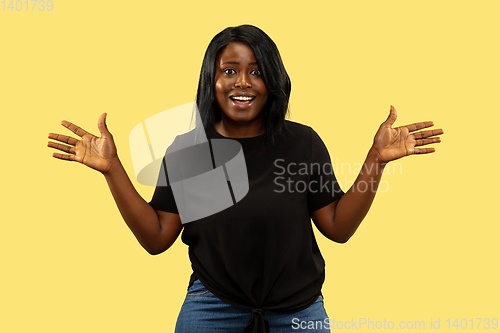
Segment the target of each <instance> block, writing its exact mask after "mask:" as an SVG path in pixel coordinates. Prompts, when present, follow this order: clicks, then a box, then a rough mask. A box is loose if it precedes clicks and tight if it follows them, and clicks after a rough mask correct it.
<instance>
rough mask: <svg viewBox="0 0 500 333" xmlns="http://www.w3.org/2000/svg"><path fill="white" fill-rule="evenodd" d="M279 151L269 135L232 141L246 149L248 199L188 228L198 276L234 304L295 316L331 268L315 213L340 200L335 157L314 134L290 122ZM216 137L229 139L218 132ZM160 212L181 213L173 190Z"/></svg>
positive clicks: (160, 193) (157, 197) (159, 202)
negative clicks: (313, 221) (312, 216)
mask: <svg viewBox="0 0 500 333" xmlns="http://www.w3.org/2000/svg"><path fill="white" fill-rule="evenodd" d="M287 127H288V129H289V132H288V133H286V134H285V136H284V138H282V139H280V140H279V141H278V142H277V143H276V144H275V145H274V146H272V145H268V144H266V143H265V140H264V135H261V136H257V137H252V138H238V139H232V140H236V141H238V142H239V143H240V144H241V146H242V149H243V152H244V158H245V162H246V168H247V172H248V181H249V190H248V193H247V195H246V196H245V197H244V198H243V199H241V200H240V201H239V202H237V203H236V204H234V205H233V206H231V207H229V208H227V209H225V210H223V211H220V212H218V213H216V214H213V215H210V216H208V217H205V218H202V219H199V220H196V221H193V222H189V223H186V224H184V230H183V233H182V237H181V238H182V241H183V242H184V243H185V244H187V245H188V246H189V258H190V260H191V263H192V268H193V275H192V276H191V279H190V282H189V286H191V285H192V283H193V282H194V280H196V279H197V278H198V279H200V281H201V282H202V283H203V285H204V286H205V287H206V288H207V289H208V290H210V291H211V292H212V293H213V294H214V295H215V296H217V297H218V298H220V299H222V300H223V301H226V302H227V303H230V304H233V305H236V306H240V307H247V308H253V309H263V310H270V311H277V312H295V311H300V310H303V309H305V308H307V307H308V306H310V305H311V304H312V303H314V301H315V300H316V299H317V297H318V296H319V295H320V294H321V287H322V284H323V281H324V278H325V262H324V260H323V257H322V255H321V253H320V250H319V248H318V245H317V243H316V239H315V237H314V233H313V229H312V224H311V220H310V213H311V212H313V211H315V210H318V209H320V208H322V207H324V206H326V205H328V204H330V203H332V202H333V201H335V200H337V199H339V198H340V197H341V196H342V195H343V194H344V192H342V190H341V189H340V187H339V185H338V183H337V181H336V178H335V175H334V174H333V169H332V166H331V161H330V156H329V154H328V151H327V149H326V147H325V145H324V143H323V141H322V140H321V139H320V137H319V136H318V135H317V134H316V132H314V131H313V130H312V129H311V128H310V127H308V126H305V125H301V124H298V123H294V122H290V121H287ZM207 136H208V137H209V138H214V139H215V138H217V139H220V138H223V137H222V136H221V135H220V134H218V133H217V132H215V131H212V132H209V133H207ZM150 204H151V206H152V207H153V208H154V209H158V210H162V211H166V212H171V213H178V210H177V207H176V204H175V200H174V197H173V195H172V190H171V188H170V187H168V186H157V187H156V190H155V192H154V195H153V198H152V200H151V202H150Z"/></svg>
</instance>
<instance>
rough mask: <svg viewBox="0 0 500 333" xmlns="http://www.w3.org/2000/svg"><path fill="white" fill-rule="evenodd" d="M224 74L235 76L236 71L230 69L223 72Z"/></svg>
mask: <svg viewBox="0 0 500 333" xmlns="http://www.w3.org/2000/svg"><path fill="white" fill-rule="evenodd" d="M223 72H224V74H227V75H233V74H236V71H235V70H234V69H232V68H226V69H225V70H223Z"/></svg>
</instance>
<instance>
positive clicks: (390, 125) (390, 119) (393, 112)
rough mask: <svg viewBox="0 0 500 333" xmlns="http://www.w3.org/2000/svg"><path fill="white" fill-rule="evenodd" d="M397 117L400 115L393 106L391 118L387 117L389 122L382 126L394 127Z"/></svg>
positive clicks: (390, 111)
mask: <svg viewBox="0 0 500 333" xmlns="http://www.w3.org/2000/svg"><path fill="white" fill-rule="evenodd" d="M397 117H398V115H397V113H396V109H395V108H394V106H392V105H391V107H390V110H389V116H388V117H387V120H386V121H384V122H383V123H382V125H385V126H389V127H392V125H393V124H394V123H395V122H396V119H397Z"/></svg>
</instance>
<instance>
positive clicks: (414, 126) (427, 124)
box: [402, 121, 434, 132]
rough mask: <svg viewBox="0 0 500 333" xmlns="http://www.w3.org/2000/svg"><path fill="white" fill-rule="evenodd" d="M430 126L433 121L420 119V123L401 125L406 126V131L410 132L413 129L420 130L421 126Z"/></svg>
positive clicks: (413, 130) (432, 124)
mask: <svg viewBox="0 0 500 333" xmlns="http://www.w3.org/2000/svg"><path fill="white" fill-rule="evenodd" d="M432 126H434V122H432V121H422V122H420V123H414V124H410V125H406V126H402V127H406V128H407V129H408V131H410V132H415V131H418V130H421V129H422V128H426V127H432Z"/></svg>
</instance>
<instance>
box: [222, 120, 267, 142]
mask: <svg viewBox="0 0 500 333" xmlns="http://www.w3.org/2000/svg"><path fill="white" fill-rule="evenodd" d="M215 130H216V131H217V132H218V133H219V134H220V135H222V136H225V137H227V138H252V137H255V136H259V135H262V134H264V133H265V132H266V127H265V125H264V120H263V119H262V121H256V122H250V123H246V122H235V121H230V120H227V119H224V118H223V119H222V120H219V121H218V122H217V123H216V124H215Z"/></svg>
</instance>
